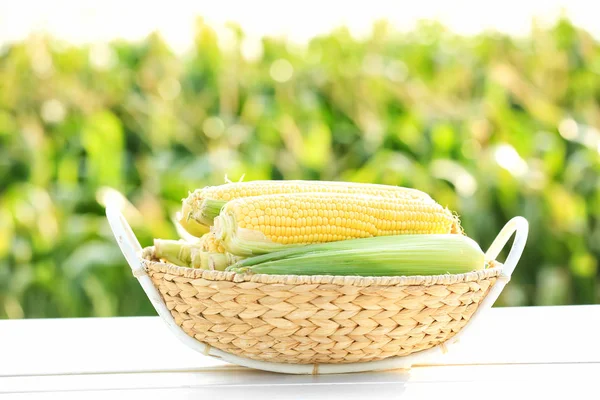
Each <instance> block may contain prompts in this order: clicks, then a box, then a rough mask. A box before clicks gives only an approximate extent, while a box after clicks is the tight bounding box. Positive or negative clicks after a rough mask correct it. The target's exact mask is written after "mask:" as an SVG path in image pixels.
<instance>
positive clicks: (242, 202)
mask: <svg viewBox="0 0 600 400" xmlns="http://www.w3.org/2000/svg"><path fill="white" fill-rule="evenodd" d="M213 233H214V234H215V236H216V237H217V238H218V239H219V240H221V241H222V243H223V246H224V247H225V249H226V250H227V251H228V252H230V253H232V254H235V255H240V256H250V255H256V254H265V253H269V252H272V251H277V250H281V249H282V248H284V247H285V246H296V245H305V244H309V243H320V242H333V241H340V240H348V239H356V238H363V237H371V236H389V235H401V234H433V233H435V234H444V233H462V230H461V228H460V224H459V221H458V218H457V217H455V216H454V215H453V214H452V213H451V212H450V211H449V210H448V209H445V208H443V207H442V206H440V205H439V204H437V203H435V202H433V201H432V202H423V201H421V200H419V199H407V198H385V197H381V196H371V195H357V194H348V193H295V194H276V195H264V196H255V197H246V198H239V199H236V200H232V201H230V202H228V203H227V204H226V205H225V206H224V207H223V209H222V210H221V213H220V214H219V216H218V217H217V218H215V225H214V227H213Z"/></svg>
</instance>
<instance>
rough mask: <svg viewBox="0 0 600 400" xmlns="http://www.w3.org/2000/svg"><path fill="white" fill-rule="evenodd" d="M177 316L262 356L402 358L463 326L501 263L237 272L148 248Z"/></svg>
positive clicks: (212, 341) (188, 327) (147, 258)
mask: <svg viewBox="0 0 600 400" xmlns="http://www.w3.org/2000/svg"><path fill="white" fill-rule="evenodd" d="M142 258H143V260H144V267H145V269H146V270H147V271H148V275H149V276H150V278H151V279H152V282H153V283H154V285H155V286H156V287H157V289H158V290H159V292H160V294H161V296H162V297H163V299H164V301H165V303H166V305H167V308H168V309H169V310H170V311H171V313H172V315H173V317H174V319H175V322H176V323H177V324H178V325H179V326H181V328H182V329H183V330H184V331H185V333H186V334H188V335H189V336H191V337H194V338H196V339H197V340H199V341H201V342H203V343H206V344H208V345H210V346H213V347H215V348H218V349H221V350H223V351H226V352H229V353H232V354H235V355H239V356H243V357H247V358H251V359H255V360H261V361H272V362H284V363H296V364H312V363H350V362H364V361H374V360H381V359H384V358H388V357H393V356H404V355H408V354H411V353H414V352H417V351H421V350H425V349H428V348H431V347H434V346H436V345H438V344H440V343H443V342H444V341H446V340H447V339H449V338H451V337H452V336H454V335H455V334H456V333H458V332H459V331H460V330H461V329H462V328H463V326H464V325H465V324H466V323H467V321H468V320H469V318H470V317H471V316H472V315H473V313H474V312H475V311H476V309H477V307H478V305H479V303H480V302H481V300H482V299H483V298H484V297H485V296H486V295H487V293H488V291H489V289H490V288H491V287H492V285H493V284H494V283H495V282H496V278H497V276H498V275H499V274H500V269H499V268H492V269H488V270H484V271H478V272H472V273H468V274H460V275H449V276H436V277H391V278H369V277H366V278H365V277H298V276H267V275H254V276H240V275H235V274H233V273H224V272H218V271H202V270H194V269H190V268H182V267H177V266H174V265H171V264H165V263H162V262H158V261H156V260H155V259H153V248H151V247H149V248H146V249H144V251H143V253H142Z"/></svg>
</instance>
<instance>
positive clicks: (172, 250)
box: [154, 239, 199, 267]
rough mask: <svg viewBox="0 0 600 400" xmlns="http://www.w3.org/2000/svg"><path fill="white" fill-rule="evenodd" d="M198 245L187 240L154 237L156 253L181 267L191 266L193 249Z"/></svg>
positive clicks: (157, 255)
mask: <svg viewBox="0 0 600 400" xmlns="http://www.w3.org/2000/svg"><path fill="white" fill-rule="evenodd" d="M198 247H199V246H198V245H197V244H193V243H189V242H187V241H185V240H165V239H154V255H155V256H156V257H157V258H161V259H163V260H166V261H168V262H170V263H171V264H175V265H179V266H180V267H188V266H190V264H191V262H192V251H193V249H196V248H198Z"/></svg>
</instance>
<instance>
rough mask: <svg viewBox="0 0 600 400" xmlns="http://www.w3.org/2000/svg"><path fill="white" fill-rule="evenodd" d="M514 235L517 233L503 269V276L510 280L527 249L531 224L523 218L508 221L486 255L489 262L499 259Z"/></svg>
mask: <svg viewBox="0 0 600 400" xmlns="http://www.w3.org/2000/svg"><path fill="white" fill-rule="evenodd" d="M513 233H515V240H514V242H513V245H512V247H511V249H510V252H509V253H508V257H507V258H506V261H505V262H504V266H503V268H502V275H503V276H505V277H507V278H510V276H511V275H512V273H513V271H514V270H515V267H516V266H517V263H518V262H519V259H520V258H521V254H523V249H525V243H526V242H527V235H528V233H529V223H528V222H527V220H526V219H525V218H523V217H514V218H512V219H511V220H510V221H508V222H507V223H506V225H504V228H502V230H501V231H500V233H498V236H496V239H494V241H493V242H492V244H491V245H490V247H489V248H488V251H487V252H486V253H485V258H486V259H487V260H495V259H496V257H498V254H500V251H502V249H503V248H504V246H506V243H508V239H510V237H511V236H512V234H513Z"/></svg>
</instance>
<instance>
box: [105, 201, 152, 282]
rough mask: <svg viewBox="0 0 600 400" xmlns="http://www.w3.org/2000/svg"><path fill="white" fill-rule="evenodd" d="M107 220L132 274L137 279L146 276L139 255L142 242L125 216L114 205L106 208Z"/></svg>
mask: <svg viewBox="0 0 600 400" xmlns="http://www.w3.org/2000/svg"><path fill="white" fill-rule="evenodd" d="M106 218H108V223H109V225H110V227H111V229H112V231H113V234H114V235H115V238H116V239H117V243H118V244H119V247H120V248H121V252H123V255H124V256H125V259H126V260H127V263H128V264H129V266H130V267H131V272H133V275H134V276H135V277H139V276H141V275H144V274H146V271H145V270H144V267H143V265H142V263H141V262H140V259H139V257H138V253H139V252H140V251H141V250H142V246H141V245H140V242H139V241H138V240H137V238H136V236H135V234H134V233H133V230H131V226H129V224H128V223H127V221H126V220H125V217H124V216H123V214H121V211H120V210H119V208H118V207H117V206H115V205H114V204H108V205H107V206H106Z"/></svg>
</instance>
